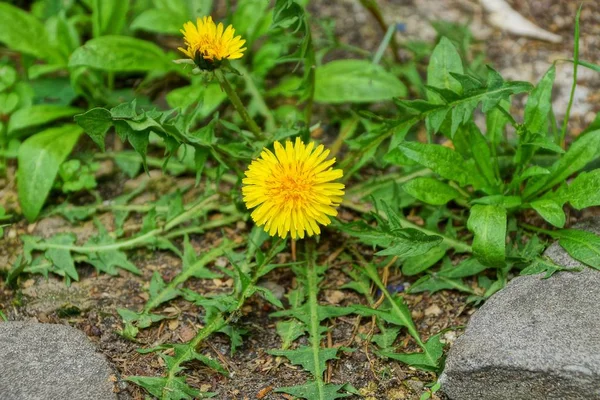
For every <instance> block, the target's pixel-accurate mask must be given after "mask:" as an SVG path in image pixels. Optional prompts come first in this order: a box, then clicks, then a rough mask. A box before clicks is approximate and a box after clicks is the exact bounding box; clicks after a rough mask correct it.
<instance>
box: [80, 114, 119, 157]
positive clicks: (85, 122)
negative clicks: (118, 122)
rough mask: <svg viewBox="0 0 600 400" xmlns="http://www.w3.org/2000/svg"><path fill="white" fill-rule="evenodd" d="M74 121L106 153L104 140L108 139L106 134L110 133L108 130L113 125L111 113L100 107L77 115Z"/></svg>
mask: <svg viewBox="0 0 600 400" xmlns="http://www.w3.org/2000/svg"><path fill="white" fill-rule="evenodd" d="M74 119H75V122H77V124H79V126H81V127H82V128H83V130H84V131H85V133H87V134H88V135H89V136H90V138H91V139H92V140H93V141H94V143H96V144H97V145H98V147H100V150H102V151H104V150H105V144H104V138H105V137H106V132H108V129H109V128H110V127H111V126H112V124H113V120H112V116H111V114H110V111H108V110H107V109H105V108H100V107H98V108H92V109H91V110H89V111H86V112H85V113H83V114H79V115H76V116H75V118H74Z"/></svg>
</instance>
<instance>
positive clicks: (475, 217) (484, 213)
mask: <svg viewBox="0 0 600 400" xmlns="http://www.w3.org/2000/svg"><path fill="white" fill-rule="evenodd" d="M467 227H468V229H469V230H470V231H471V232H473V234H474V238H473V254H474V255H475V257H477V259H478V260H479V261H480V262H481V263H482V264H484V265H488V266H492V267H497V266H502V265H503V264H504V258H505V254H506V251H505V247H506V209H505V208H504V207H499V206H492V205H479V204H477V205H474V206H473V207H472V208H471V215H470V216H469V220H468V221H467Z"/></svg>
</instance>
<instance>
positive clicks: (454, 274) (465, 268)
mask: <svg viewBox="0 0 600 400" xmlns="http://www.w3.org/2000/svg"><path fill="white" fill-rule="evenodd" d="M487 268H488V267H487V266H485V265H483V264H482V263H480V262H479V260H477V259H476V258H474V257H473V258H467V259H466V260H464V261H461V262H460V263H459V264H458V265H456V266H454V265H452V263H447V264H446V263H444V267H443V268H442V269H440V270H439V271H438V272H437V274H436V275H437V276H438V277H445V278H449V279H455V278H466V277H467V276H473V275H477V274H479V273H480V272H481V271H484V270H485V269H487Z"/></svg>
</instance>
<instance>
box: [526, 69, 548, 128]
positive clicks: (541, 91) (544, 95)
mask: <svg viewBox="0 0 600 400" xmlns="http://www.w3.org/2000/svg"><path fill="white" fill-rule="evenodd" d="M555 76H556V68H555V66H554V64H552V66H551V67H550V68H549V69H548V71H547V72H546V73H545V74H544V76H543V77H542V79H540V81H539V83H538V84H537V86H536V87H535V88H534V89H533V90H532V91H531V93H530V94H529V98H528V99H527V104H526V105H525V117H524V123H525V126H526V127H527V129H528V130H529V131H530V132H532V133H541V134H542V135H547V133H548V121H549V117H548V115H549V113H550V112H551V110H552V86H553V85H554V77H555Z"/></svg>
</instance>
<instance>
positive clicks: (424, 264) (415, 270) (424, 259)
mask: <svg viewBox="0 0 600 400" xmlns="http://www.w3.org/2000/svg"><path fill="white" fill-rule="evenodd" d="M447 250H448V246H447V245H446V244H440V245H438V246H436V247H434V248H432V249H431V250H429V251H428V252H427V253H425V254H422V255H419V256H415V257H408V258H407V259H406V260H404V262H403V263H402V273H403V274H404V275H406V276H412V275H416V274H420V273H421V272H423V271H425V270H427V269H429V268H430V267H432V266H434V265H435V264H436V263H437V262H438V261H440V260H441V259H442V258H443V257H444V255H445V254H446V251H447Z"/></svg>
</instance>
